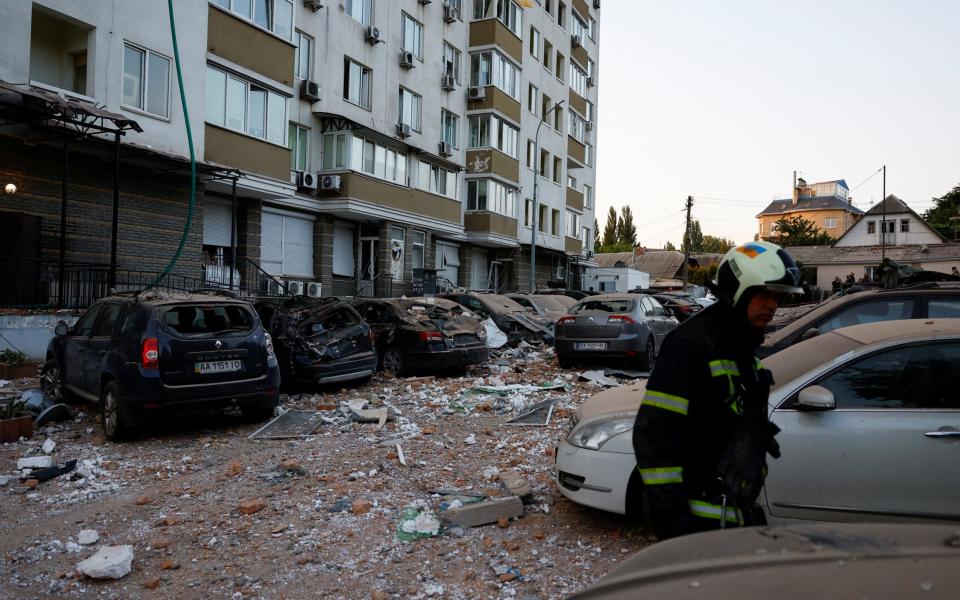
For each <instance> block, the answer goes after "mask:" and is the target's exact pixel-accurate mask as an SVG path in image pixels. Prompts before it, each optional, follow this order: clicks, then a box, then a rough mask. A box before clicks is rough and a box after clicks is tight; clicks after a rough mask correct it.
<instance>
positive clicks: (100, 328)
mask: <svg viewBox="0 0 960 600" xmlns="http://www.w3.org/2000/svg"><path fill="white" fill-rule="evenodd" d="M122 308H123V304H122V303H120V302H105V303H104V304H103V308H101V309H100V314H98V315H97V320H96V321H95V322H94V324H93V329H91V331H90V337H88V338H87V344H86V348H84V354H83V382H84V383H83V386H84V388H85V389H86V390H87V391H88V392H90V393H91V394H96V395H99V394H100V380H101V375H102V374H103V366H104V362H105V359H106V356H107V352H109V351H110V347H111V344H112V343H113V337H114V333H115V331H116V328H117V319H118V317H119V316H120V312H121V309H122Z"/></svg>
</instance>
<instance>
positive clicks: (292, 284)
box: [284, 281, 307, 296]
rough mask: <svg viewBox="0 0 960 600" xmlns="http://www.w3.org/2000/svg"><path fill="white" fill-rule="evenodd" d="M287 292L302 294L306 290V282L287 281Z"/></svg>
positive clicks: (293, 294) (294, 294) (292, 294)
mask: <svg viewBox="0 0 960 600" xmlns="http://www.w3.org/2000/svg"><path fill="white" fill-rule="evenodd" d="M284 285H286V288H287V293H288V294H289V295H291V296H302V295H303V293H304V291H305V290H306V287H307V286H306V284H305V283H304V282H302V281H286V282H284Z"/></svg>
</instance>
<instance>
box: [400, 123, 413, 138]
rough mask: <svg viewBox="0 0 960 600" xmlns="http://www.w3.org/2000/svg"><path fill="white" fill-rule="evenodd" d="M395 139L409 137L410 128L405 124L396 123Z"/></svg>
mask: <svg viewBox="0 0 960 600" xmlns="http://www.w3.org/2000/svg"><path fill="white" fill-rule="evenodd" d="M397 137H402V138H405V137H410V126H409V125H407V124H406V123H397Z"/></svg>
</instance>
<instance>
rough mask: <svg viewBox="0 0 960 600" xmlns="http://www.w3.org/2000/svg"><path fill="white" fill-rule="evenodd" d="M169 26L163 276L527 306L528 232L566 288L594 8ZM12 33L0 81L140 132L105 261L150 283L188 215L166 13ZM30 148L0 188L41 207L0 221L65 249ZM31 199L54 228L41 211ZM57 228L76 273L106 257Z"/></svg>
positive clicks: (586, 180)
mask: <svg viewBox="0 0 960 600" xmlns="http://www.w3.org/2000/svg"><path fill="white" fill-rule="evenodd" d="M175 8H176V10H177V15H176V17H177V34H178V49H179V56H180V61H181V66H182V72H183V80H184V87H185V90H186V103H187V107H188V110H189V117H190V123H191V138H192V141H193V149H194V152H195V155H196V157H197V160H198V161H199V163H200V167H201V178H200V179H201V181H200V184H199V187H198V189H199V192H198V195H197V196H198V197H197V202H196V206H195V212H194V213H193V225H192V228H191V230H190V235H189V238H188V239H189V242H188V244H187V246H186V247H185V249H184V253H183V258H182V259H181V263H180V264H178V269H181V270H183V271H184V272H186V273H189V274H196V275H197V276H198V277H200V278H204V279H211V278H212V279H217V278H220V279H222V278H223V277H224V274H225V273H230V275H231V277H233V278H236V279H237V280H238V281H240V282H243V284H244V285H247V284H249V283H250V282H253V281H255V280H258V279H262V278H263V276H264V275H269V276H270V277H272V278H274V279H276V280H278V281H283V282H287V281H289V282H296V284H297V285H303V284H309V283H315V284H320V285H319V286H317V285H314V286H312V287H310V290H311V293H313V292H316V293H322V295H399V294H402V293H409V292H411V291H412V282H413V278H414V270H415V269H417V270H419V269H426V270H427V271H431V270H435V271H436V273H437V275H438V276H439V278H440V280H441V282H446V283H447V284H449V285H456V286H463V287H468V288H474V289H500V290H504V289H510V290H517V289H521V290H522V289H526V288H527V287H528V286H529V283H528V282H529V274H530V267H529V265H530V247H531V243H530V242H531V237H532V236H533V233H532V231H533V229H532V226H533V223H534V220H536V222H537V226H536V230H537V232H536V251H537V261H536V264H537V277H536V280H537V285H543V284H545V283H546V282H547V281H550V280H557V279H561V280H566V281H570V280H571V279H573V280H575V279H576V277H577V276H578V273H579V271H580V270H581V269H582V268H583V267H582V265H583V264H584V263H585V259H586V258H587V257H586V254H587V250H588V249H589V248H592V244H593V236H594V235H595V232H593V231H592V230H591V227H590V224H592V223H593V221H594V206H595V201H594V198H595V190H596V177H595V160H596V149H595V143H594V139H595V135H594V132H595V130H596V122H597V111H596V104H597V89H598V82H599V73H598V67H597V65H598V62H599V46H598V44H599V28H598V21H599V18H600V16H599V1H597V0H594V1H593V2H592V3H590V4H588V3H586V2H584V1H583V0H574V1H572V2H559V1H557V0H542V2H541V1H534V0H523V1H522V2H515V1H512V0H475V1H474V0H447V1H446V2H440V1H437V2H431V1H429V0H344V1H342V2H327V1H324V0H320V1H313V0H308V1H302V0H296V1H294V0H259V1H256V2H251V1H250V0H211V1H210V2H195V3H178V4H176V5H175ZM7 17H8V18H6V19H4V20H3V22H0V35H2V36H3V37H2V39H3V40H4V41H3V42H2V44H3V47H4V51H3V52H2V56H3V58H2V59H0V80H2V81H4V82H8V83H11V84H17V85H23V86H27V87H31V88H32V87H33V86H36V87H39V88H41V89H43V90H46V91H48V92H51V93H55V94H59V95H60V96H62V97H66V98H70V99H71V100H73V101H78V102H87V103H90V104H91V105H97V106H101V107H105V108H106V109H108V110H111V111H114V112H116V113H118V114H121V115H125V116H129V118H131V119H135V120H136V122H137V123H138V124H139V125H140V127H141V128H142V132H136V133H131V132H128V134H127V135H125V136H124V138H123V152H122V153H121V163H122V173H123V175H122V186H121V187H122V191H121V201H120V204H121V210H120V223H119V230H120V232H121V233H120V243H119V252H118V257H119V263H120V264H121V266H123V267H124V268H129V269H134V268H141V269H150V270H159V269H160V268H162V267H161V266H160V265H162V263H163V257H165V256H168V255H172V254H173V251H174V249H175V248H176V246H177V243H178V241H179V237H178V233H179V231H177V223H181V224H182V223H183V218H184V215H185V214H186V213H187V210H186V204H187V199H188V197H189V191H188V190H189V178H187V177H186V173H187V172H188V170H186V169H185V164H186V158H187V157H188V156H189V148H188V145H187V136H186V135H185V126H184V122H185V116H184V114H183V110H182V108H181V105H180V101H179V88H178V85H177V75H176V72H175V68H174V61H173V56H174V52H173V44H172V41H171V37H170V32H169V28H168V26H167V14H166V4H165V3H158V2H148V1H147V0H133V1H130V2H124V3H120V4H117V3H107V2H99V1H98V2H91V3H89V6H87V3H84V6H83V7H79V6H78V5H77V4H76V3H73V2H68V1H66V0H35V1H33V2H20V3H15V6H14V10H13V11H12V12H9V11H8V15H7ZM561 102H562V104H561V105H560V108H559V109H555V107H556V106H557V105H558V104H560V103H561ZM541 123H542V125H541ZM538 127H539V130H540V131H539V136H537V130H538ZM28 130H29V126H28V125H23V126H18V128H17V129H16V131H11V130H9V128H6V127H5V128H4V129H0V134H4V135H7V136H9V137H8V138H5V140H4V141H5V145H4V146H3V147H2V148H3V152H4V153H5V154H6V153H10V154H23V153H26V154H28V155H29V154H31V153H33V152H36V153H38V155H37V160H35V161H33V163H32V164H31V165H27V166H23V167H17V166H16V165H15V164H12V163H11V162H10V161H7V164H8V165H10V166H4V167H0V168H2V172H0V176H2V177H4V178H5V179H6V180H9V181H11V182H24V183H26V182H28V181H30V180H31V178H34V179H40V180H46V181H47V182H48V183H49V185H46V186H45V189H44V190H43V191H42V192H41V191H40V190H39V189H38V187H39V186H38V185H33V184H27V185H20V186H19V189H20V192H18V194H17V199H16V200H11V199H10V198H0V211H2V210H11V211H14V212H24V213H28V214H38V215H46V216H45V217H44V225H43V227H44V228H45V230H47V229H48V230H49V231H51V232H58V231H59V228H58V226H59V223H57V222H56V219H55V218H53V216H55V214H56V212H57V210H58V207H57V206H56V204H55V202H54V200H55V197H56V195H57V194H56V192H55V191H51V190H54V187H55V185H59V183H58V182H57V178H58V177H59V176H60V173H59V171H60V169H58V168H57V167H55V166H52V164H51V163H50V161H49V160H46V162H45V161H44V160H43V158H44V157H43V153H44V152H46V153H47V154H51V155H53V156H56V154H57V153H59V152H60V149H59V147H58V146H57V143H56V142H53V143H51V144H47V141H46V140H44V141H43V142H42V143H40V144H39V145H38V144H36V143H34V141H33V140H31V139H30V138H31V135H32V134H31V133H30V132H29V131H28ZM87 142H89V140H87ZM94 145H95V144H94ZM133 149H136V152H133ZM94 154H96V153H95V152H94ZM47 159H49V157H47ZM40 164H50V165H51V166H48V167H38V166H37V165H40ZM95 170H96V169H95V168H94V172H95ZM44 171H47V172H46V173H44ZM94 178H95V177H94ZM535 178H536V180H537V181H536V196H537V202H536V206H535V205H534V202H533V196H534V180H535ZM155 186H161V187H163V186H166V188H171V189H167V190H166V191H164V192H163V193H162V194H155V192H153V191H151V187H155ZM184 188H186V189H184ZM44 195H46V196H50V207H49V209H50V210H46V209H42V208H41V207H39V205H38V204H37V203H36V202H35V200H36V199H37V198H40V197H41V196H44ZM165 195H166V196H172V198H171V199H170V201H169V202H166V203H165V202H159V201H158V202H153V201H152V200H153V198H154V197H155V196H156V197H158V198H162V197H164V196H165ZM134 197H136V198H137V199H139V201H140V202H141V203H142V205H143V206H144V207H145V209H141V208H136V209H135V204H136V203H135V202H134ZM136 211H140V212H136ZM48 213H49V214H48ZM70 219H71V220H70V222H69V224H68V225H69V227H68V228H67V230H66V231H65V233H67V234H70V235H67V236H66V237H67V246H68V248H69V249H70V252H73V248H74V247H76V248H80V247H82V246H83V245H84V244H89V243H90V242H89V240H95V239H96V238H97V236H98V235H100V236H101V237H102V233H98V232H96V231H95V230H94V229H91V228H89V227H87V226H86V225H85V224H84V223H82V222H80V221H78V220H75V219H73V217H72V216H71V217H70ZM154 222H156V224H157V227H153V226H152V225H151V224H153V223H154ZM161 223H165V224H166V223H168V224H169V229H170V231H167V230H166V229H164V228H161V227H159V225H160V224H161ZM144 225H146V226H144ZM135 227H139V228H140V229H142V230H143V231H142V232H141V233H144V234H145V235H146V236H147V238H148V240H149V238H150V235H151V233H153V234H154V235H155V238H156V239H154V240H152V241H153V245H152V251H153V252H154V253H155V254H156V257H155V258H156V260H154V261H152V262H149V264H148V263H145V262H143V256H142V255H143V254H144V253H143V252H139V253H137V252H134V251H132V242H127V241H125V240H126V238H125V237H124V236H125V235H128V233H129V232H130V231H131V230H132V229H134V228H135ZM84 240H87V241H84ZM73 256H74V255H73V254H71V257H73ZM77 256H78V257H79V255H77ZM92 258H96V259H97V260H100V259H102V256H100V255H97V256H96V257H91V259H92ZM304 289H306V288H304Z"/></svg>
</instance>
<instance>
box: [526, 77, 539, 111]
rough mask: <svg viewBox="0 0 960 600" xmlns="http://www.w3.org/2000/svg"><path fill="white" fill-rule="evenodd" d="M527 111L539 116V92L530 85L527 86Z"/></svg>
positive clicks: (535, 87)
mask: <svg viewBox="0 0 960 600" xmlns="http://www.w3.org/2000/svg"><path fill="white" fill-rule="evenodd" d="M527 110H529V111H530V112H532V113H533V114H534V116H540V90H538V89H537V86H535V85H533V84H532V83H530V84H527Z"/></svg>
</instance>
